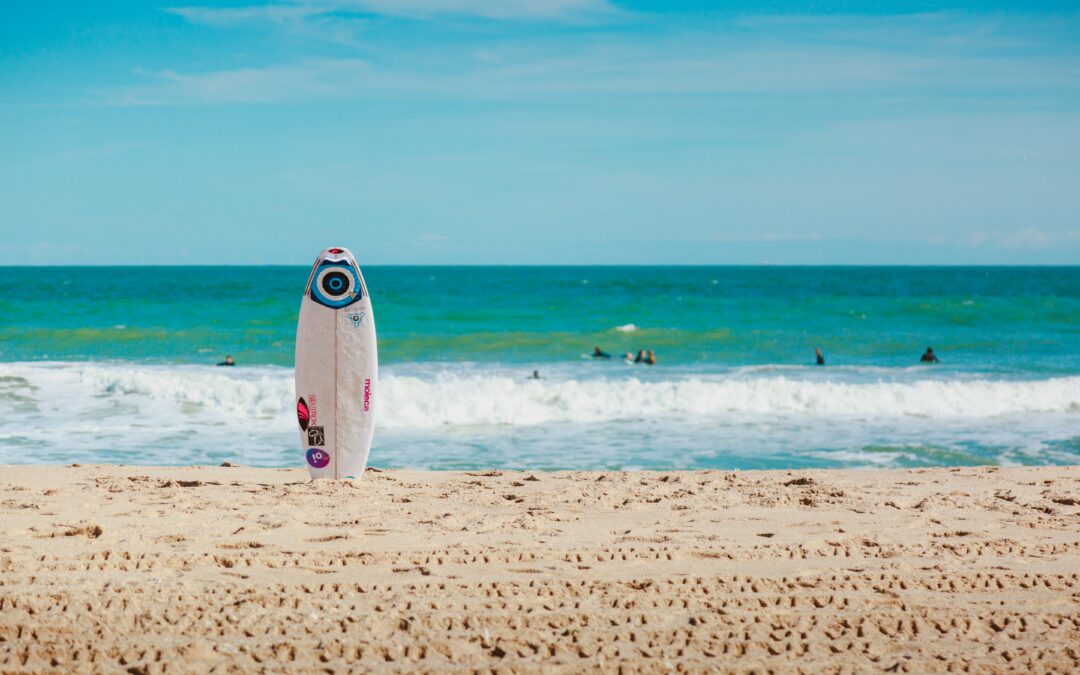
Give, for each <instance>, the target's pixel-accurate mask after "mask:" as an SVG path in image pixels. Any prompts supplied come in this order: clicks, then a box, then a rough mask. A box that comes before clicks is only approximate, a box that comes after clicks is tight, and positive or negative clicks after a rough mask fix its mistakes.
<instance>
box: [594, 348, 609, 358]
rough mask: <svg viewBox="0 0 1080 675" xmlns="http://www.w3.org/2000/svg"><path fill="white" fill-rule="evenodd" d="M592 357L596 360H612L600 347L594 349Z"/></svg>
mask: <svg viewBox="0 0 1080 675" xmlns="http://www.w3.org/2000/svg"><path fill="white" fill-rule="evenodd" d="M592 357H593V358H594V359H610V358H611V354H608V353H607V352H605V351H604V350H602V349H600V348H599V347H593V353H592Z"/></svg>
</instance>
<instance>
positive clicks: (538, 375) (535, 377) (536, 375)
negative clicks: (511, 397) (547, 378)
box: [529, 370, 540, 380]
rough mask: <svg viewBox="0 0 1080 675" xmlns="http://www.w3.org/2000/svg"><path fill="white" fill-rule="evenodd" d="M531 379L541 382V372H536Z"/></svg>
mask: <svg viewBox="0 0 1080 675" xmlns="http://www.w3.org/2000/svg"><path fill="white" fill-rule="evenodd" d="M529 379H530V380H539V379H540V371H539V370H534V371H533V374H532V375H530V376H529Z"/></svg>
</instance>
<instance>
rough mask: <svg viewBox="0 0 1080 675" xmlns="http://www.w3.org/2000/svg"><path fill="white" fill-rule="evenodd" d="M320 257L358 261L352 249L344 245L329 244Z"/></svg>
mask: <svg viewBox="0 0 1080 675" xmlns="http://www.w3.org/2000/svg"><path fill="white" fill-rule="evenodd" d="M319 257H320V258H333V259H337V260H349V261H351V262H356V258H355V257H354V256H353V254H352V251H350V250H349V249H347V248H345V247H344V246H328V247H326V248H324V249H323V252H322V253H321V254H319Z"/></svg>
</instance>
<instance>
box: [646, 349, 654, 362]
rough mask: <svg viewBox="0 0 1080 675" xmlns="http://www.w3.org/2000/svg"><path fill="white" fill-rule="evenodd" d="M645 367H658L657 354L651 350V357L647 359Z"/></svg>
mask: <svg viewBox="0 0 1080 675" xmlns="http://www.w3.org/2000/svg"><path fill="white" fill-rule="evenodd" d="M645 365H647V366H655V365H656V352H654V351H653V350H651V349H650V350H649V355H648V356H646V357H645Z"/></svg>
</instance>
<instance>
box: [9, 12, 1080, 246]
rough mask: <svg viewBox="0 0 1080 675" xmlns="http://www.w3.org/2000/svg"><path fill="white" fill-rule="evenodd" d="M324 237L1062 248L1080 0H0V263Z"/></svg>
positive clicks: (343, 241)
mask: <svg viewBox="0 0 1080 675" xmlns="http://www.w3.org/2000/svg"><path fill="white" fill-rule="evenodd" d="M173 2H175V3H176V4H171V3H173ZM187 2H192V3H194V4H186V3H187ZM329 245H344V246H348V247H349V248H351V249H352V251H353V252H354V253H355V254H356V255H357V257H358V259H359V260H360V262H361V263H362V264H762V263H769V264H1078V263H1080V4H1078V3H1047V2H1038V1H1029V2H1002V1H995V0H986V1H984V2H948V1H946V2H934V3H931V2H874V1H873V0H867V1H864V2H830V1H828V0H822V1H820V2H813V3H796V2H752V1H747V2H739V3H730V2H711V3H706V2H689V1H684V0H668V1H661V2H646V1H644V0H634V1H633V2H623V1H621V0H275V1H273V2H269V3H258V2H255V1H254V0H252V1H251V2H249V3H248V4H237V3H216V2H202V1H200V0H161V4H155V3H153V2H145V1H131V2H122V1H109V0H101V1H98V2H85V1H82V0H80V1H78V2H67V3H65V2H50V1H48V0H42V1H40V2H3V3H0V264H2V265H12V264H50V265H53V264H88V265H99V264H298V265H306V264H309V263H310V260H311V259H312V258H313V257H314V256H315V255H316V254H317V253H318V252H319V250H321V249H322V248H323V247H325V246H329Z"/></svg>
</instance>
